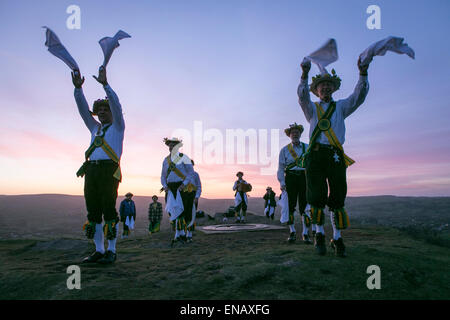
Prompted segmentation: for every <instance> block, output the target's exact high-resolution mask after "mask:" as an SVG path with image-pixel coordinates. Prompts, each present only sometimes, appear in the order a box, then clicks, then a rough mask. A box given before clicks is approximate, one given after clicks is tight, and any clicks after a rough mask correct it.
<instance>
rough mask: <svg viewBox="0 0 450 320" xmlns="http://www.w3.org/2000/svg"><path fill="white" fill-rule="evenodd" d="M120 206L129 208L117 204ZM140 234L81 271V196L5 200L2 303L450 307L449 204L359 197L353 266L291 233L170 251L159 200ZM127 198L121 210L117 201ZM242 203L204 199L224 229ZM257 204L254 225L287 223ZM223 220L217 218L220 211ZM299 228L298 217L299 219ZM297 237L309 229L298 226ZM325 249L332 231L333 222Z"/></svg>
mask: <svg viewBox="0 0 450 320" xmlns="http://www.w3.org/2000/svg"><path fill="white" fill-rule="evenodd" d="M120 200H122V198H120V199H119V201H120ZM134 200H135V201H136V205H137V208H138V217H137V221H136V226H137V228H136V229H135V230H134V231H133V233H132V236H131V237H130V239H127V240H121V239H119V240H118V243H117V253H118V260H117V261H116V263H115V264H114V265H110V266H101V265H83V264H81V263H80V261H81V260H82V258H83V257H85V256H86V255H88V254H89V253H91V252H92V251H93V250H94V246H93V244H91V243H90V242H89V241H87V240H86V239H85V237H84V235H83V233H82V231H81V226H82V224H83V223H84V221H85V213H84V211H85V209H84V202H83V198H82V197H77V196H65V195H26V196H0V299H192V300H200V299H224V300H230V299H269V300H272V299H449V298H450V287H449V283H450V274H449V265H450V255H449V247H450V246H449V243H450V237H449V228H448V222H449V220H450V219H449V217H450V213H449V211H450V198H407V197H391V196H380V197H357V198H349V199H348V201H347V208H348V212H349V215H350V222H351V224H352V225H351V227H350V228H349V229H348V230H346V231H344V233H343V235H344V240H345V243H346V246H347V253H348V257H347V258H337V257H334V255H333V254H332V252H331V250H330V249H329V248H328V253H327V255H326V256H325V257H320V256H317V255H316V254H315V252H314V250H313V246H311V245H310V246H308V245H304V244H303V243H301V241H297V243H295V244H292V245H288V244H287V243H286V241H285V240H286V238H287V236H288V229H287V228H285V229H283V230H270V231H253V232H239V233H225V234H204V233H202V232H200V231H196V233H195V236H194V242H193V243H191V244H186V245H183V246H176V247H174V248H170V247H169V241H170V239H171V237H172V232H171V231H170V229H169V226H168V222H167V217H165V219H164V221H163V228H162V231H161V232H160V233H157V234H154V235H151V236H149V235H148V234H147V232H146V228H147V217H146V211H147V206H148V203H149V202H150V201H151V200H150V198H149V197H134ZM119 201H118V202H119ZM232 204H233V201H232V200H226V199H225V200H208V199H201V200H200V206H201V209H203V210H204V211H206V212H207V213H208V214H210V215H211V216H215V215H216V218H215V220H209V219H208V218H202V219H199V220H198V225H205V224H218V223H222V218H221V214H220V213H221V212H223V211H225V210H226V209H227V208H228V206H230V205H232ZM262 206H263V202H262V201H261V199H253V198H251V199H250V204H249V211H251V212H252V214H250V215H249V217H248V223H252V222H254V223H269V224H274V225H279V222H278V221H277V219H279V212H278V211H277V214H276V219H275V221H274V222H268V220H267V219H266V218H265V217H264V216H262V211H263V208H262ZM216 213H217V214H216ZM296 219H298V217H296ZM296 227H297V230H301V227H300V226H299V224H298V221H297V225H296ZM325 229H326V234H327V241H328V240H329V239H330V235H331V234H332V232H331V228H330V222H329V217H328V216H327V218H326V227H325ZM74 264H75V265H79V266H80V267H81V290H68V289H67V287H66V281H67V278H68V276H69V275H68V274H67V273H66V269H67V267H68V266H69V265H74ZM370 265H377V266H379V267H380V269H381V289H380V290H369V289H368V288H367V286H366V281H367V278H368V277H369V276H370V274H367V273H366V270H367V267H368V266H370Z"/></svg>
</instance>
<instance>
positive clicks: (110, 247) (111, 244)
mask: <svg viewBox="0 0 450 320" xmlns="http://www.w3.org/2000/svg"><path fill="white" fill-rule="evenodd" d="M118 236H119V226H118V225H116V237H115V238H114V240H108V250H109V251H112V252H114V253H116V242H117V237H118Z"/></svg>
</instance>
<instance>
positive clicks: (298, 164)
mask: <svg viewBox="0 0 450 320" xmlns="http://www.w3.org/2000/svg"><path fill="white" fill-rule="evenodd" d="M301 144H302V150H303V151H302V156H301V157H299V156H298V155H297V152H295V150H294V147H293V145H292V143H289V144H288V145H287V148H288V150H289V153H290V154H291V156H292V158H294V162H292V163H290V164H288V165H287V166H286V168H285V170H290V169H292V168H293V167H299V168H303V155H304V154H305V144H304V143H303V142H301Z"/></svg>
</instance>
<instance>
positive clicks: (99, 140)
mask: <svg viewBox="0 0 450 320" xmlns="http://www.w3.org/2000/svg"><path fill="white" fill-rule="evenodd" d="M110 127H111V125H109V126H108V127H106V128H105V129H104V131H103V134H102V135H101V136H96V137H95V139H94V141H93V142H92V144H91V145H90V146H89V148H88V149H87V150H86V152H85V153H84V156H85V161H84V163H83V165H82V166H81V167H80V169H78V171H77V177H83V176H84V175H85V166H86V164H89V163H92V162H91V160H88V159H89V157H90V156H91V154H92V153H93V152H94V151H95V150H96V149H97V148H102V150H103V151H104V152H105V153H106V155H107V156H108V157H109V158H110V161H113V162H115V163H117V169H116V171H114V173H113V177H114V178H116V179H117V180H119V181H122V173H121V172H120V158H119V157H118V156H117V154H116V153H115V151H114V150H113V148H111V146H110V145H109V144H108V143H107V142H106V140H105V138H104V137H105V134H106V131H107V130H108V129H109V128H110ZM92 161H97V162H96V163H97V164H98V163H99V162H98V161H101V160H92Z"/></svg>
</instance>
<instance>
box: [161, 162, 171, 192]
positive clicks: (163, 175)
mask: <svg viewBox="0 0 450 320" xmlns="http://www.w3.org/2000/svg"><path fill="white" fill-rule="evenodd" d="M168 166H169V165H168V164H167V161H166V159H164V161H163V165H162V169H161V185H162V186H163V187H164V188H167V169H168Z"/></svg>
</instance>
